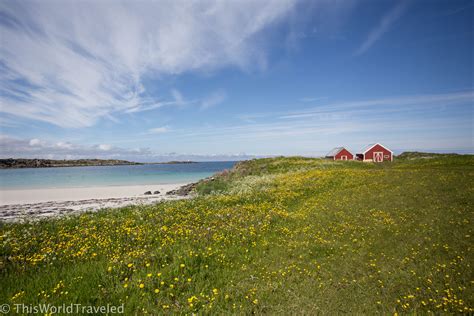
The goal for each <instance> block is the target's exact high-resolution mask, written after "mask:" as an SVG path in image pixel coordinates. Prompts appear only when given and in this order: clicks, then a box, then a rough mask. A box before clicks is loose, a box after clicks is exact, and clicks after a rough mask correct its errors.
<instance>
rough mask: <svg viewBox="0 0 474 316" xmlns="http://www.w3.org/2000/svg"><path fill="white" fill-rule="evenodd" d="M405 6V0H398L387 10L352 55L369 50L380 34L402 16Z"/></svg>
mask: <svg viewBox="0 0 474 316" xmlns="http://www.w3.org/2000/svg"><path fill="white" fill-rule="evenodd" d="M406 7H407V1H406V0H401V1H398V3H397V5H396V6H395V7H393V8H392V9H391V10H390V11H389V12H387V13H386V14H385V15H384V16H383V17H382V19H381V20H380V21H379V24H378V25H377V26H376V27H375V28H373V29H372V30H371V31H370V33H369V35H368V36H367V38H366V39H365V41H364V42H363V43H362V44H361V45H360V47H359V48H358V49H357V50H356V51H355V53H354V55H362V54H363V53H365V52H366V51H367V50H369V49H370V48H371V47H372V46H373V45H374V44H375V43H376V42H377V41H378V40H380V38H381V37H382V35H383V34H385V33H386V32H387V31H388V30H389V29H390V27H391V26H392V25H393V23H395V22H396V21H397V20H398V19H399V18H400V17H401V16H402V14H403V12H404V11H405V9H406Z"/></svg>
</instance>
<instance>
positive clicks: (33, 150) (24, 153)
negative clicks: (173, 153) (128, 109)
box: [0, 135, 152, 159]
mask: <svg viewBox="0 0 474 316" xmlns="http://www.w3.org/2000/svg"><path fill="white" fill-rule="evenodd" d="M150 155H152V152H151V151H150V149H148V148H133V149H128V148H121V147H116V146H112V145H110V144H97V145H79V144H73V143H70V142H49V141H46V140H43V139H38V138H33V139H22V138H16V137H11V136H8V135H0V157H1V158H10V157H13V158H21V157H23V158H50V159H64V158H71V159H72V158H119V157H144V156H150Z"/></svg>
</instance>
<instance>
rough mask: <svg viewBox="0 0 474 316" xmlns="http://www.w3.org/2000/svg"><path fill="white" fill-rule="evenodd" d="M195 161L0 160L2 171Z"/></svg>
mask: <svg viewBox="0 0 474 316" xmlns="http://www.w3.org/2000/svg"><path fill="white" fill-rule="evenodd" d="M187 163H195V162H194V161H169V162H155V163H142V162H133V161H127V160H119V159H72V160H66V159H64V160H55V159H23V158H18V159H16V158H7V159H0V169H14V168H55V167H87V166H121V165H144V164H187Z"/></svg>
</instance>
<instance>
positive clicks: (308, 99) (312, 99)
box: [299, 97, 328, 102]
mask: <svg viewBox="0 0 474 316" xmlns="http://www.w3.org/2000/svg"><path fill="white" fill-rule="evenodd" d="M327 99H328V97H304V98H301V99H299V101H300V102H315V101H322V100H327Z"/></svg>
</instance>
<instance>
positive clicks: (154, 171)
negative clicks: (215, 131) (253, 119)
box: [0, 161, 235, 190]
mask: <svg viewBox="0 0 474 316" xmlns="http://www.w3.org/2000/svg"><path fill="white" fill-rule="evenodd" d="M234 164H235V162H230V161H225V162H198V163H191V164H156V165H135V166H101V167H64V168H31V169H30V168H28V169H3V170H0V189H3V190H5V189H32V188H58V187H61V188H66V187H94V186H114V185H140V184H170V183H181V182H192V181H196V180H199V179H202V178H205V177H208V176H211V175H212V174H214V173H216V172H218V171H222V170H224V169H229V168H232V166H233V165H234Z"/></svg>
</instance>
